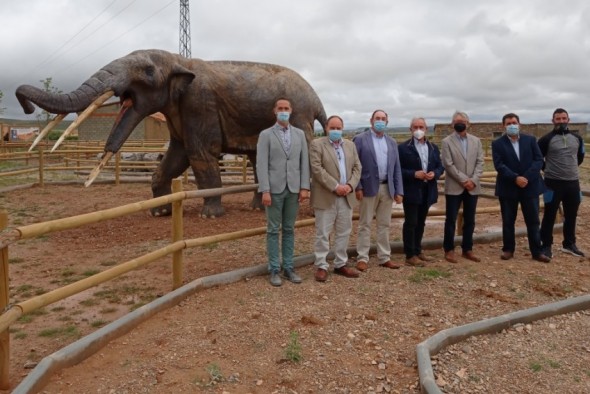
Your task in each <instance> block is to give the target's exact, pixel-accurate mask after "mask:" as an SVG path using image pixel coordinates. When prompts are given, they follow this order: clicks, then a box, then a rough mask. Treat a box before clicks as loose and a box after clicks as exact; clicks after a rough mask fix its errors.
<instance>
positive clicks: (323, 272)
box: [314, 268, 328, 282]
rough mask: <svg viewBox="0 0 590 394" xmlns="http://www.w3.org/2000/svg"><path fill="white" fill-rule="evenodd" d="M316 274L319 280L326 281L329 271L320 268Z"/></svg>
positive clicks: (316, 278)
mask: <svg viewBox="0 0 590 394" xmlns="http://www.w3.org/2000/svg"><path fill="white" fill-rule="evenodd" d="M314 276H315V280H317V281H318V282H325V281H326V280H327V279H328V271H326V270H323V269H321V268H318V269H317V270H316V272H315V275H314Z"/></svg>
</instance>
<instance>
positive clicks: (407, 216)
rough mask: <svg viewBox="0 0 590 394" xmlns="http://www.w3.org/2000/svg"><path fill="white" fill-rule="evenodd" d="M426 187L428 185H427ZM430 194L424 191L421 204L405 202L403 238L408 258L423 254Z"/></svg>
mask: <svg viewBox="0 0 590 394" xmlns="http://www.w3.org/2000/svg"><path fill="white" fill-rule="evenodd" d="M425 185H426V183H425ZM427 198H428V193H426V190H425V191H424V201H423V202H422V203H421V204H409V203H406V202H405V201H404V225H403V230H402V236H403V241H404V253H405V254H406V258H408V259H409V258H411V257H413V256H418V255H419V254H420V253H422V237H423V236H424V225H425V223H426V216H427V215H428V208H429V206H428V203H427V202H426V200H427Z"/></svg>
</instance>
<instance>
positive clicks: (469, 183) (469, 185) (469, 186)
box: [463, 179, 475, 192]
mask: <svg viewBox="0 0 590 394" xmlns="http://www.w3.org/2000/svg"><path fill="white" fill-rule="evenodd" d="M463 187H464V188H465V189H466V190H467V191H469V192H470V191H472V190H473V189H475V183H474V182H473V181H472V180H471V179H468V180H466V181H465V182H463Z"/></svg>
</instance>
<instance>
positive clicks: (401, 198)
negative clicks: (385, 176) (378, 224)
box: [393, 194, 404, 204]
mask: <svg viewBox="0 0 590 394" xmlns="http://www.w3.org/2000/svg"><path fill="white" fill-rule="evenodd" d="M393 201H395V202H396V204H401V203H402V202H404V196H402V195H401V194H395V195H394V196H393Z"/></svg>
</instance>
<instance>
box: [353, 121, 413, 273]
mask: <svg viewBox="0 0 590 394" xmlns="http://www.w3.org/2000/svg"><path fill="white" fill-rule="evenodd" d="M387 122H388V119H387V113H385V111H383V110H376V111H375V112H373V115H372V116H371V128H370V129H369V130H367V131H365V132H363V133H362V134H359V135H357V136H356V137H355V138H354V144H355V145H356V150H357V152H358V155H359V159H360V161H361V166H362V171H361V179H360V182H359V184H358V186H357V187H356V198H357V200H359V201H360V208H359V225H358V226H359V227H358V235H357V245H356V251H357V253H358V257H357V265H356V268H357V269H358V270H359V271H365V270H366V269H367V268H368V264H369V248H370V246H371V222H372V220H373V216H375V217H376V219H377V258H378V260H379V265H380V266H381V267H385V268H394V269H395V268H400V267H401V265H400V264H397V263H394V262H392V261H391V259H390V258H391V246H390V244H389V227H390V224H391V211H392V209H393V201H395V202H396V203H398V204H401V203H402V201H403V195H404V186H403V183H402V173H401V167H400V164H399V155H398V151H397V143H396V142H395V140H394V139H393V138H391V137H390V136H388V135H387V134H385V128H386V127H387Z"/></svg>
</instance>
